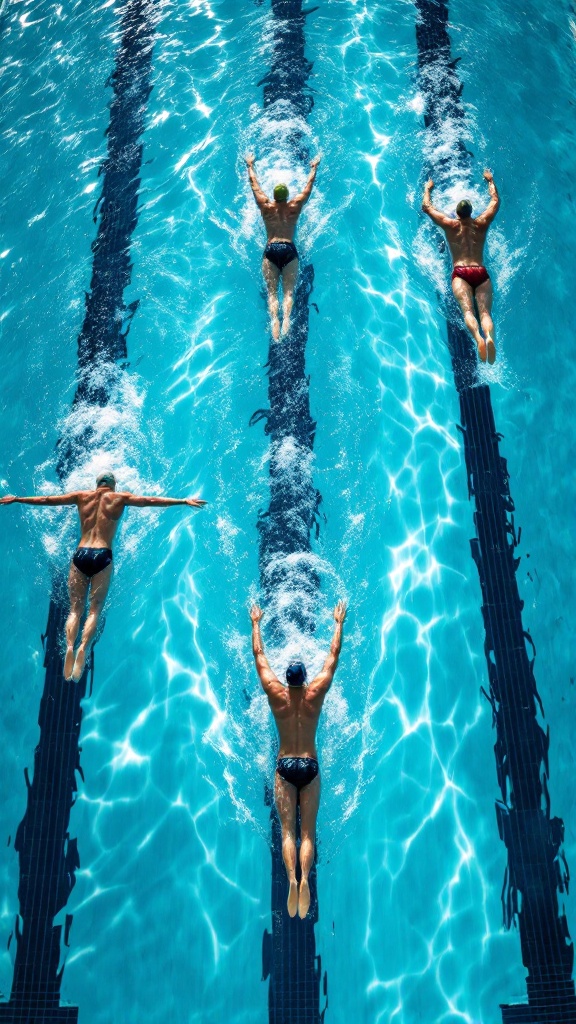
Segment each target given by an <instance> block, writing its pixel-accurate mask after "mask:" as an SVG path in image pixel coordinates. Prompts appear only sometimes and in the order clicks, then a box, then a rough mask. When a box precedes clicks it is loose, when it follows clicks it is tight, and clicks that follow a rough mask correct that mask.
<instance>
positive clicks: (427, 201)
mask: <svg viewBox="0 0 576 1024" xmlns="http://www.w3.org/2000/svg"><path fill="white" fill-rule="evenodd" d="M433 188H434V182H433V181H432V178H430V180H429V181H427V182H426V185H425V186H424V196H423V198H422V209H423V211H424V213H426V214H427V215H428V216H429V217H430V220H433V221H434V223H435V224H438V226H439V227H441V228H453V227H454V226H455V225H456V224H457V223H458V221H457V220H454V219H453V218H452V217H448V216H447V215H446V214H445V213H442V211H441V210H437V209H436V207H435V206H433V205H432V199H431V197H430V193H431V192H432V189H433Z"/></svg>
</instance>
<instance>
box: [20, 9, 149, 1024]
mask: <svg viewBox="0 0 576 1024" xmlns="http://www.w3.org/2000/svg"><path fill="white" fill-rule="evenodd" d="M154 16H155V5H154V2H153V0H129V2H128V3H127V4H126V6H125V7H124V8H123V12H122V17H121V26H120V27H121V33H122V35H121V41H120V45H119V48H118V51H117V56H116V63H115V69H114V72H113V73H112V76H111V79H110V82H111V84H112V87H113V99H112V103H111V107H110V125H109V128H108V131H107V136H108V151H107V157H106V159H105V161H104V163H103V165H102V167H101V169H100V173H101V174H103V176H104V180H103V187H102V196H101V199H100V201H99V203H98V204H97V208H96V211H95V220H96V219H97V216H96V214H97V210H98V207H99V208H100V212H99V217H100V220H99V224H98V232H97V237H96V240H95V242H94V244H93V246H92V251H93V256H94V259H93V271H92V280H91V285H90V293H89V294H88V296H87V299H86V314H85V318H84V323H83V327H82V331H81V333H80V337H79V339H78V386H77V390H76V395H75V398H74V407H75V410H76V412H78V413H79V415H78V416H76V415H75V414H74V413H73V415H72V416H71V417H70V418H69V421H68V424H67V428H66V430H65V433H64V436H63V437H62V438H61V440H60V441H59V443H58V457H57V473H58V477H59V479H60V482H61V483H62V484H64V483H65V481H66V479H67V478H69V476H70V474H72V473H73V472H74V471H75V470H76V469H77V467H78V466H80V465H81V463H82V462H85V461H86V460H88V459H90V458H91V457H93V456H94V453H95V448H96V447H99V445H100V441H101V437H100V433H101V432H100V431H98V429H97V424H96V420H97V418H98V413H97V411H96V410H99V409H100V410H102V409H104V407H105V406H106V405H107V404H108V403H109V402H111V401H113V399H114V394H115V392H116V389H117V388H118V387H120V386H121V376H122V374H124V373H125V371H124V370H123V369H122V368H121V367H119V366H118V361H119V360H123V359H125V358H126V355H127V349H126V334H127V328H126V318H127V316H128V322H129V317H130V316H131V315H132V314H133V312H134V308H135V307H132V308H130V309H125V307H124V304H123V291H124V288H125V287H126V286H127V285H128V284H129V282H130V277H131V270H132V266H131V262H130V242H131V236H132V232H133V230H134V227H135V226H136V222H137V202H138V189H139V184H140V179H139V172H140V166H141V163H142V145H141V143H140V141H139V140H140V136H141V134H142V132H143V130H144V116H145V113H146V102H147V99H148V96H149V94H150V89H151V86H150V81H149V79H150V70H151V62H152V47H153V41H154ZM87 422H88V423H89V425H88V426H86V423H87ZM82 424H83V425H82ZM67 610H68V607H67V597H66V593H65V584H64V579H63V578H62V577H61V576H60V577H56V578H55V579H54V581H53V585H52V595H51V599H50V608H49V613H48V625H47V628H46V633H45V634H44V636H43V637H42V642H43V645H44V667H45V669H46V676H45V682H44V692H43V695H42V701H41V705H40V714H39V719H38V722H39V725H40V738H39V742H38V746H37V747H36V750H35V752H34V777H33V781H32V782H30V779H29V777H28V773H27V772H26V784H27V789H28V798H27V806H26V813H25V815H24V818H23V819H22V821H21V822H20V825H19V827H18V832H17V835H16V841H15V844H14V846H15V849H16V851H17V853H18V854H19V868H20V881H19V886H18V899H19V905H20V907H19V909H20V913H19V916H18V917H17V919H16V956H15V963H14V976H13V982H12V990H11V995H10V1000H9V1002H8V1003H4V1004H0V1021H10V1022H14V1021H31V1020H34V1021H36V1020H39V1019H40V1017H41V1019H42V1021H43V1022H64V1021H66V1022H76V1021H77V1020H78V1007H76V1006H61V1005H60V990H61V985H62V975H63V969H64V968H63V965H62V966H60V960H61V952H62V948H61V943H62V938H63V939H64V944H65V945H66V946H67V945H68V944H69V935H70V928H71V925H72V915H70V914H67V915H66V918H65V925H64V935H62V925H61V924H57V925H55V924H54V919H55V917H56V915H57V914H59V913H60V912H61V911H62V910H63V909H64V907H65V906H66V904H67V902H68V897H69V895H70V893H71V891H72V889H73V887H74V884H75V881H76V878H75V873H76V870H77V868H78V867H79V864H80V861H79V856H78V849H77V844H76V840H75V839H72V838H70V836H69V833H68V828H69V822H70V812H71V808H72V805H73V804H74V801H75V796H76V790H77V785H76V772H79V773H80V775H81V774H82V769H81V767H80V750H79V745H78V744H79V738H80V727H81V721H82V709H81V701H82V699H83V697H84V696H85V694H86V687H87V680H88V675H89V670H86V671H85V672H84V674H83V676H82V679H81V680H80V682H79V683H74V682H72V681H66V680H64V678H63V659H62V651H61V641H62V636H63V631H64V622H65V619H66V615H67ZM91 668H92V670H93V662H92V666H91Z"/></svg>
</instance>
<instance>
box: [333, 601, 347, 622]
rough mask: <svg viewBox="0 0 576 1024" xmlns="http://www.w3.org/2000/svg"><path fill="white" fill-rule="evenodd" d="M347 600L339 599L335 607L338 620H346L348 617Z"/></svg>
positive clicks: (335, 616) (335, 615)
mask: <svg viewBox="0 0 576 1024" xmlns="http://www.w3.org/2000/svg"><path fill="white" fill-rule="evenodd" d="M346 610H347V609H346V601H338V604H337V605H336V607H335V609H334V618H335V620H336V622H344V619H345V618H346Z"/></svg>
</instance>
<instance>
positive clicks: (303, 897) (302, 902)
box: [298, 878, 310, 920]
mask: <svg viewBox="0 0 576 1024" xmlns="http://www.w3.org/2000/svg"><path fill="white" fill-rule="evenodd" d="M309 910H310V886H309V885H308V879H307V878H303V879H302V881H301V882H300V896H299V898H298V914H299V916H300V917H301V918H302V920H304V918H305V917H306V914H307V913H308V911H309Z"/></svg>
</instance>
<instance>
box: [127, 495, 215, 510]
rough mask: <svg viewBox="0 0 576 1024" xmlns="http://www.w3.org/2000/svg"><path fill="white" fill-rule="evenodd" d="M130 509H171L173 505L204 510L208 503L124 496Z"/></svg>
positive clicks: (199, 499)
mask: <svg viewBox="0 0 576 1024" xmlns="http://www.w3.org/2000/svg"><path fill="white" fill-rule="evenodd" d="M119 497H122V498H123V499H124V504H125V505H126V506H127V507H128V508H169V507H170V506H171V505H189V506H190V508H204V505H206V504H207V502H205V501H203V499H202V498H156V497H155V496H152V495H150V496H146V495H144V494H122V495H119Z"/></svg>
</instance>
